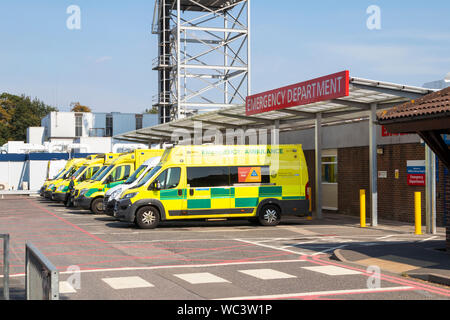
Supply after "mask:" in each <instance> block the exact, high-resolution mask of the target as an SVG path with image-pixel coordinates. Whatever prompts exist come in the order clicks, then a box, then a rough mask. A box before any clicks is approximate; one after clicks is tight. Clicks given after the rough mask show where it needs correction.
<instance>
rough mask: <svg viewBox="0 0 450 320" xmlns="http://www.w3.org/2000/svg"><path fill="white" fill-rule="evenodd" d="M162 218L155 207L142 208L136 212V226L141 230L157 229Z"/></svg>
mask: <svg viewBox="0 0 450 320" xmlns="http://www.w3.org/2000/svg"><path fill="white" fill-rule="evenodd" d="M160 221H161V216H160V214H159V211H158V209H156V208H155V207H142V208H140V209H139V210H138V211H137V212H136V225H137V226H138V227H139V228H141V229H155V228H156V227H157V226H158V225H159V222H160Z"/></svg>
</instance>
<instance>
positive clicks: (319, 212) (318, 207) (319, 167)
mask: <svg viewBox="0 0 450 320" xmlns="http://www.w3.org/2000/svg"><path fill="white" fill-rule="evenodd" d="M315 144H316V161H315V162H316V166H315V167H316V170H315V174H316V176H315V180H316V190H315V191H316V216H315V218H317V219H322V218H323V216H322V114H321V113H317V114H316V125H315Z"/></svg>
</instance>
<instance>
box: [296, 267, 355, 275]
mask: <svg viewBox="0 0 450 320" xmlns="http://www.w3.org/2000/svg"><path fill="white" fill-rule="evenodd" d="M302 269H305V270H310V271H314V272H319V273H323V274H326V275H328V276H347V275H354V274H362V273H361V272H359V271H355V270H350V269H345V268H341V267H336V266H320V267H302Z"/></svg>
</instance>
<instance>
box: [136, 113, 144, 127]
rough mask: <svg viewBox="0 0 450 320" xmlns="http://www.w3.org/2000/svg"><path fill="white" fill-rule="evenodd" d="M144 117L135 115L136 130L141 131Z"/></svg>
mask: <svg viewBox="0 0 450 320" xmlns="http://www.w3.org/2000/svg"><path fill="white" fill-rule="evenodd" d="M143 118H144V116H143V115H142V114H137V115H136V130H140V129H142V120H143Z"/></svg>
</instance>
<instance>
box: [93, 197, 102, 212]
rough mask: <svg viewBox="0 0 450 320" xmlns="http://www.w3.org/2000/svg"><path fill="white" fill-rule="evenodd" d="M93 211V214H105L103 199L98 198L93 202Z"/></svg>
mask: <svg viewBox="0 0 450 320" xmlns="http://www.w3.org/2000/svg"><path fill="white" fill-rule="evenodd" d="M91 211H92V213H93V214H96V215H99V214H103V212H104V211H103V198H97V199H94V201H92V204H91Z"/></svg>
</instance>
